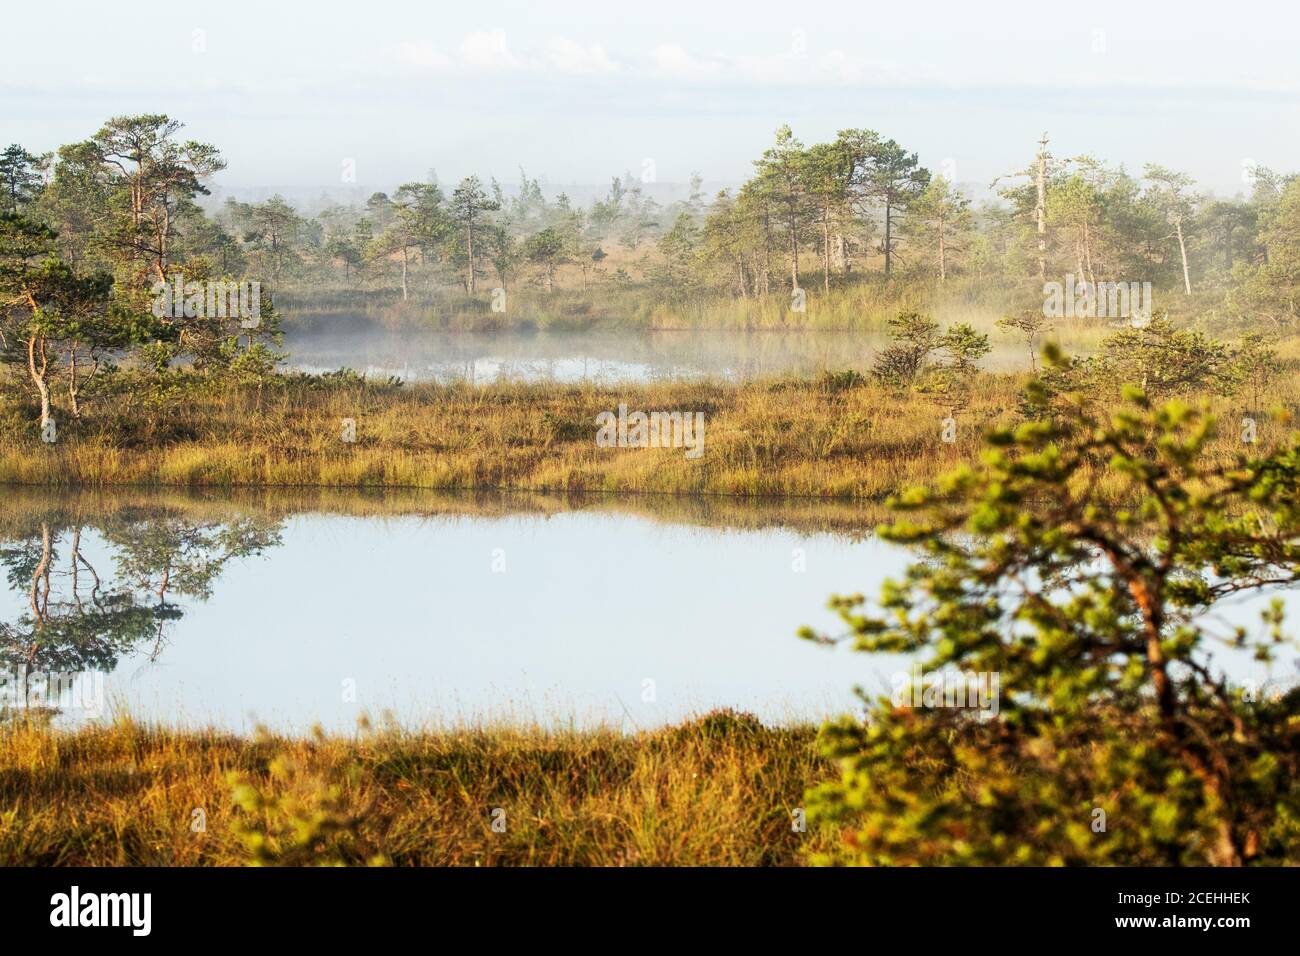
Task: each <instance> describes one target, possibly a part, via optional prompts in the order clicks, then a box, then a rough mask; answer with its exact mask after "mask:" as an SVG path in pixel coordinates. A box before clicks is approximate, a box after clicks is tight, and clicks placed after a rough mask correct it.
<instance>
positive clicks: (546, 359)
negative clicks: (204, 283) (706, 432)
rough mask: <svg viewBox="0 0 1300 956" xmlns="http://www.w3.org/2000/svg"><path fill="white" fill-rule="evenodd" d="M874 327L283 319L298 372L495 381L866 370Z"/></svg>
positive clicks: (1009, 352) (999, 359) (996, 358)
mask: <svg viewBox="0 0 1300 956" xmlns="http://www.w3.org/2000/svg"><path fill="white" fill-rule="evenodd" d="M885 344H887V343H886V340H885V338H884V337H883V336H880V335H869V334H865V333H860V332H833V331H815V330H800V331H790V332H782V331H761V332H754V331H727V330H684V331H673V332H633V331H623V332H610V331H593V332H565V333H546V332H535V333H520V332H493V333H475V332H438V331H433V330H422V329H417V328H406V329H402V330H389V329H385V328H383V327H382V326H379V325H374V324H369V323H362V322H358V323H355V324H347V323H343V322H339V321H337V320H336V321H334V322H331V323H329V324H328V325H320V326H310V327H306V328H302V327H298V328H291V329H290V330H289V331H288V332H287V333H286V335H285V348H286V350H287V351H288V353H289V366H290V367H291V368H296V369H299V370H301V371H305V372H317V373H318V372H327V371H333V370H335V369H339V368H350V369H353V370H355V371H357V372H363V373H365V374H366V375H368V376H371V377H379V378H384V377H388V376H397V377H398V378H401V379H402V380H404V381H409V382H418V381H437V382H451V381H466V382H471V383H477V384H488V383H491V382H495V381H500V380H510V381H524V382H535V381H553V382H565V383H567V382H583V381H589V382H595V383H604V384H625V383H639V382H653V381H662V380H670V379H693V378H719V379H724V380H728V381H748V380H751V379H756V378H770V377H775V376H780V375H815V374H818V373H819V372H822V371H825V370H830V371H840V370H842V369H846V368H855V369H858V370H860V371H864V372H865V371H866V370H868V369H870V368H871V364H872V362H873V361H874V359H875V356H876V354H877V353H878V352H879V351H880V349H881V348H882V347H883V346H884V345H885ZM1028 361H1029V355H1028V352H1027V351H1026V350H1025V348H1024V347H1023V346H1021V347H1016V346H1012V345H1009V344H1004V343H998V344H995V346H994V349H993V351H992V352H991V353H990V354H989V355H988V356H987V357H986V358H985V359H983V361H982V363H981V364H982V365H983V366H984V367H985V368H988V369H1011V368H1023V367H1026V366H1027V365H1028Z"/></svg>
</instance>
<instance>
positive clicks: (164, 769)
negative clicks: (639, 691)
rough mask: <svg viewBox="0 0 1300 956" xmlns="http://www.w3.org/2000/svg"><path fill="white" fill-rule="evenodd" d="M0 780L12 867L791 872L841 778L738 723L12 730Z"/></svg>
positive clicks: (798, 741) (2, 853)
mask: <svg viewBox="0 0 1300 956" xmlns="http://www.w3.org/2000/svg"><path fill="white" fill-rule="evenodd" d="M0 768H2V769H0V807H3V809H2V810H0V865H4V866H13V865H46V866H50V865H92V866H94V865H164V866H170V865H188V866H196V865H216V866H235V865H244V864H248V863H254V862H262V863H279V864H328V863H350V864H361V863H367V862H387V863H392V864H395V865H510V864H525V865H527V864H573V865H599V866H608V865H614V866H617V865H710V864H712V865H792V864H797V863H800V862H801V861H802V860H803V859H804V854H805V853H808V852H817V851H818V849H819V848H821V847H823V846H824V843H825V841H826V840H827V839H828V838H829V836H828V834H825V833H820V834H819V833H817V832H815V831H814V830H813V828H811V827H810V828H809V829H808V831H807V832H805V833H799V832H796V831H795V829H794V827H792V825H791V820H792V812H793V811H794V809H796V808H798V807H801V806H802V800H803V793H804V790H805V788H806V787H807V786H808V785H810V784H812V783H815V782H818V781H820V780H822V779H825V778H826V777H827V776H828V775H829V774H830V773H831V769H830V767H829V765H827V764H826V763H825V762H823V761H822V760H821V759H820V758H818V757H817V756H816V747H815V735H814V731H813V730H812V729H810V728H786V729H771V728H766V727H763V726H762V725H760V724H759V723H758V722H757V721H754V720H752V719H751V718H744V717H737V716H731V715H718V714H715V715H710V716H706V717H704V718H701V719H699V720H696V721H692V722H690V723H687V724H684V725H681V726H677V727H670V728H665V729H663V730H656V731H648V732H643V733H638V734H636V735H633V736H624V735H620V734H618V733H616V732H614V731H593V732H576V731H572V732H546V731H541V730H529V729H512V728H491V729H482V730H458V731H441V732H432V731H431V732H423V733H407V732H399V731H388V730H385V731H379V732H365V733H359V734H358V735H356V736H350V737H326V736H324V735H317V736H315V737H313V738H307V739H289V738H282V737H271V736H263V737H259V738H257V739H247V738H241V737H237V736H232V735H228V734H224V733H217V732H182V731H169V730H158V729H149V728H146V727H143V726H140V725H138V724H133V723H129V722H119V723H116V724H112V725H109V726H107V727H104V728H99V729H86V730H80V731H76V732H56V731H51V730H49V729H46V728H43V727H40V726H34V725H29V724H28V725H21V724H20V725H10V726H8V727H6V728H5V729H2V730H0ZM196 810H200V811H202V813H201V814H196V813H195V811H196ZM498 810H499V811H503V813H497V814H496V817H495V818H496V819H497V820H498V821H500V822H498V824H497V826H498V829H497V830H494V829H493V820H494V811H498ZM198 820H202V832H196V828H197V827H198V823H197V822H196V821H198ZM502 826H503V827H504V832H500V830H501V827H502Z"/></svg>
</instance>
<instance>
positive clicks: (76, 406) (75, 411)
mask: <svg viewBox="0 0 1300 956" xmlns="http://www.w3.org/2000/svg"><path fill="white" fill-rule="evenodd" d="M77 387H78V386H77V347H76V346H75V345H74V346H73V347H72V348H70V349H68V401H69V402H70V403H71V405H72V417H73V418H80V417H81V405H80V403H78V401H77Z"/></svg>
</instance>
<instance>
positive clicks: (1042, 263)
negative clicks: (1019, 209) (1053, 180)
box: [1034, 133, 1047, 279]
mask: <svg viewBox="0 0 1300 956" xmlns="http://www.w3.org/2000/svg"><path fill="white" fill-rule="evenodd" d="M1037 186H1038V203H1037V205H1036V206H1035V209H1034V215H1035V218H1036V219H1037V220H1038V278H1039V279H1046V278H1047V134H1046V133H1044V134H1043V138H1042V139H1040V140H1039V141H1038V177H1037Z"/></svg>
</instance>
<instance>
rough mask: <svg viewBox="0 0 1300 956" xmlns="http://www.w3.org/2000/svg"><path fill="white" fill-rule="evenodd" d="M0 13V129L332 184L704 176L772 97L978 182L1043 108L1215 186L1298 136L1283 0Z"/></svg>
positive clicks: (376, 5) (259, 181)
mask: <svg viewBox="0 0 1300 956" xmlns="http://www.w3.org/2000/svg"><path fill="white" fill-rule="evenodd" d="M792 11H793V15H792ZM5 18H6V33H7V34H8V36H9V37H10V38H11V39H14V38H17V39H19V40H20V41H21V42H11V43H9V44H7V45H6V56H5V58H4V60H3V61H0V138H3V139H4V140H5V142H9V141H14V140H17V141H19V142H22V143H23V144H24V145H26V146H28V148H30V149H34V150H45V149H50V148H53V147H55V146H57V145H58V144H60V143H64V142H68V141H71V140H75V139H80V138H84V137H86V136H88V135H89V134H91V133H93V132H94V130H95V129H96V128H97V127H98V125H99V124H100V122H102V120H103V119H105V118H106V117H108V116H110V115H114V114H119V113H127V112H138V111H146V110H148V111H165V112H168V113H171V114H173V115H174V116H176V117H177V118H179V119H181V120H183V121H184V122H185V123H187V124H188V132H189V134H190V135H192V136H194V137H196V138H199V139H203V140H208V141H211V142H214V143H216V144H217V145H219V146H220V147H221V148H222V149H223V151H224V152H225V154H226V157H227V159H228V161H229V163H230V167H229V169H228V170H227V171H226V172H225V173H224V174H223V175H222V177H221V184H222V185H224V186H225V187H226V188H228V189H244V188H251V187H270V188H276V187H284V188H290V189H294V190H313V189H321V188H339V187H340V182H341V168H342V163H343V161H344V160H345V159H351V160H354V161H355V164H356V174H357V186H358V187H359V188H362V189H367V188H389V187H391V186H392V185H393V184H395V183H397V182H401V181H405V180H409V179H417V178H421V177H423V175H424V174H425V173H426V172H427V170H429V169H430V168H436V169H437V170H438V172H439V174H440V177H441V178H442V179H443V180H455V179H458V178H459V177H461V176H463V175H465V174H467V173H470V172H478V173H480V174H482V175H484V176H489V175H495V176H497V177H498V178H500V179H501V180H503V181H505V182H513V181H514V180H516V179H517V168H518V166H520V165H523V166H525V167H526V168H527V169H528V170H529V172H530V173H532V174H536V175H541V176H543V177H544V179H545V180H546V181H548V182H550V183H552V184H556V185H561V184H568V183H584V184H600V183H604V182H606V181H607V180H608V179H609V177H610V176H612V175H614V174H617V173H621V172H623V171H627V170H631V171H633V172H635V173H638V174H639V173H640V171H641V169H642V164H643V161H644V160H646V159H653V160H654V162H655V169H656V176H657V178H658V180H659V181H660V182H681V181H684V180H685V179H686V178H687V177H688V176H689V174H690V173H691V171H693V170H698V171H699V172H700V173H701V174H703V176H704V177H705V178H706V180H707V181H708V182H709V183H710V184H721V183H729V182H735V181H738V180H740V179H742V178H743V177H744V176H745V175H746V174H747V173H748V170H749V163H750V161H751V160H752V159H753V158H754V157H755V156H756V155H757V154H758V153H759V152H760V151H761V150H762V149H763V148H764V147H765V146H766V145H767V143H768V141H769V139H770V137H771V133H772V130H773V129H774V128H775V127H776V126H777V125H779V124H780V123H782V122H789V123H791V124H792V125H793V126H794V128H795V131H796V133H797V134H799V135H800V136H801V137H802V138H803V139H805V141H814V140H817V139H819V138H823V137H827V136H829V135H833V133H834V131H835V130H836V129H837V128H840V127H844V126H868V127H872V128H875V129H878V130H880V131H881V132H883V133H885V134H887V135H890V136H893V137H895V138H896V139H898V140H899V141H900V142H902V143H903V144H905V145H907V146H908V147H910V148H913V149H916V150H918V151H919V152H920V153H921V157H922V160H923V161H924V162H925V163H926V164H927V165H929V166H930V167H931V168H933V169H936V170H938V171H945V170H946V171H949V172H955V173H956V178H957V179H958V181H961V182H968V183H973V184H975V183H978V184H985V185H986V184H987V183H988V181H989V180H991V179H992V178H993V177H994V176H996V175H997V174H999V173H1001V172H1005V171H1007V170H1008V169H1009V168H1012V167H1014V166H1017V165H1019V164H1021V163H1022V162H1023V161H1025V159H1026V158H1027V157H1028V156H1029V155H1030V154H1031V153H1032V151H1033V147H1034V141H1035V140H1036V139H1037V137H1038V134H1039V133H1040V132H1041V131H1042V130H1043V129H1047V130H1049V131H1050V132H1051V135H1052V137H1053V141H1054V148H1055V150H1056V152H1057V153H1058V154H1059V155H1077V154H1079V153H1082V152H1091V153H1094V154H1097V155H1100V156H1102V157H1104V158H1108V159H1112V160H1115V161H1123V162H1126V163H1127V164H1129V165H1130V166H1131V167H1134V168H1136V167H1138V166H1139V165H1140V164H1141V163H1142V162H1143V161H1157V162H1161V163H1163V164H1166V165H1169V166H1174V167H1177V168H1182V169H1186V170H1187V171H1189V172H1191V173H1192V174H1193V175H1195V176H1197V177H1198V178H1199V179H1200V180H1201V181H1202V182H1203V183H1204V184H1205V185H1206V186H1207V187H1208V188H1213V189H1215V190H1216V191H1220V192H1233V191H1236V190H1238V189H1240V188H1243V176H1242V166H1243V163H1248V162H1251V161H1254V162H1259V163H1263V164H1265V165H1270V166H1274V167H1276V168H1281V169H1290V168H1293V167H1294V166H1295V165H1296V164H1295V162H1294V159H1293V157H1295V155H1296V154H1297V148H1296V147H1297V145H1300V143H1298V139H1300V132H1297V131H1298V130H1300V123H1298V122H1297V120H1300V115H1298V110H1297V107H1298V106H1300V77H1297V75H1296V71H1295V56H1294V50H1293V37H1294V35H1295V28H1296V26H1297V25H1298V21H1300V14H1297V12H1296V8H1295V7H1294V6H1291V5H1283V4H1280V3H1258V2H1249V0H1248V2H1237V3H1232V4H1225V3H1221V2H1218V3H1200V2H1187V3H1180V4H1177V5H1174V4H1160V5H1153V6H1152V7H1151V8H1142V7H1139V6H1138V5H1136V4H1133V3H1131V2H1130V3H1113V2H1106V0H1103V2H1100V3H1094V4H1091V5H1089V6H1088V8H1087V9H1086V10H1084V11H1083V12H1081V11H1080V10H1079V8H1078V7H1077V6H1071V5H1065V4H1054V5H1047V4H1042V3H1027V2H1019V0H1016V2H1011V3H1003V4H999V5H997V8H996V9H995V8H994V7H993V6H991V5H987V4H974V3H968V2H962V3H956V2H946V0H945V2H932V3H926V4H916V5H907V6H905V7H902V8H900V9H884V8H882V7H881V6H879V5H868V4H863V3H861V2H860V0H856V2H831V3H800V4H789V3H777V2H761V0H760V2H746V3H739V2H733V3H725V4H724V3H708V4H704V3H698V2H691V3H681V2H638V0H633V2H623V3H600V4H597V3H585V2H584V3H548V4H545V5H540V4H535V3H502V2H490V0H483V2H475V3H472V4H458V5H441V4H440V5H430V4H417V3H401V2H393V0H372V2H367V3H352V2H342V3H341V2H335V0H322V2H315V3H312V4H310V5H308V4H302V5H300V6H298V7H297V8H296V9H294V8H287V7H282V6H273V5H271V4H268V3H264V2H262V3H249V2H243V0H234V2H222V3H219V4H218V3H212V2H205V3H184V2H182V3H167V4H162V3H158V2H155V0H140V2H137V3H135V4H132V5H130V6H129V7H128V8H124V7H121V6H112V5H104V4H91V3H84V2H83V3H76V4H72V3H65V2H48V3H43V4H37V5H32V4H25V5H20V6H17V7H14V8H13V9H10V10H7V11H6V15H5ZM196 31H201V32H198V33H196ZM945 161H947V163H945Z"/></svg>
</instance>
